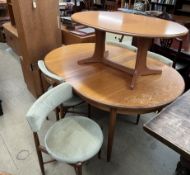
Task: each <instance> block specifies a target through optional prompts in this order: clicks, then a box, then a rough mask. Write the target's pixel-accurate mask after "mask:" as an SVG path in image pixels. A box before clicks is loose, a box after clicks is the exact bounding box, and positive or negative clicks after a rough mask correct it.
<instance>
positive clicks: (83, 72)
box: [45, 43, 184, 160]
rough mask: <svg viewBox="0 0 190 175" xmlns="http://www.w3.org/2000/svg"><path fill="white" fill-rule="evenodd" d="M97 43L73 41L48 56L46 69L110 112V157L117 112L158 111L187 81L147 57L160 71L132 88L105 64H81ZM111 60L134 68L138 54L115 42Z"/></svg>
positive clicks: (143, 78) (141, 79) (128, 79)
mask: <svg viewBox="0 0 190 175" xmlns="http://www.w3.org/2000/svg"><path fill="white" fill-rule="evenodd" d="M94 47H95V44H92V43H91V44H89V43H88V44H74V45H68V46H63V47H60V48H58V49H55V50H53V51H52V52H50V53H49V54H48V55H47V56H46V57H45V65H46V66H47V68H48V69H49V70H50V71H51V72H53V73H55V74H57V75H59V76H61V77H63V78H64V79H65V81H67V82H68V83H70V84H71V85H72V86H73V88H74V90H75V91H76V92H77V93H78V94H79V95H80V96H81V97H83V98H84V99H85V100H86V101H87V102H88V103H90V104H91V105H93V106H96V107H98V108H100V109H103V110H106V111H109V112H110V120H109V136H108V148H107V151H108V152H107V159H108V160H110V158H111V150H112V143H113V135H114V128H115V123H116V114H117V113H122V114H142V113H147V112H152V111H156V110H158V109H161V108H162V107H164V106H166V105H167V104H169V103H171V102H172V101H174V100H175V99H176V98H177V97H178V96H180V95H181V94H182V92H183V90H184V80H183V78H182V77H181V75H180V74H179V73H178V72H177V71H176V70H175V69H173V68H171V67H168V66H167V65H165V64H163V63H161V62H159V61H157V60H154V59H151V58H148V62H147V64H148V66H149V67H151V68H155V67H159V68H160V69H161V70H162V73H161V74H157V75H149V76H140V77H139V78H138V80H137V83H136V87H135V88H134V89H133V90H131V89H130V88H129V84H130V80H131V77H130V75H128V74H126V73H125V72H123V71H120V70H117V69H114V68H112V67H109V66H107V65H105V64H101V63H94V64H82V65H81V64H78V60H81V59H84V58H87V57H91V56H92V55H93V51H94ZM106 49H109V55H108V57H107V59H108V60H111V61H114V62H117V63H118V64H122V65H123V66H125V67H128V68H134V66H135V61H136V53H134V52H132V51H129V50H127V49H126V48H121V47H118V46H113V45H106Z"/></svg>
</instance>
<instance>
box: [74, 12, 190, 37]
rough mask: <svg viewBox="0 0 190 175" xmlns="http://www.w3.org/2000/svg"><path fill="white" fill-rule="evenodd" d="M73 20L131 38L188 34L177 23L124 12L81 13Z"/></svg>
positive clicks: (75, 15)
mask: <svg viewBox="0 0 190 175" xmlns="http://www.w3.org/2000/svg"><path fill="white" fill-rule="evenodd" d="M72 19H73V20H74V21H76V22H78V23H81V24H84V25H87V26H90V27H93V28H96V29H100V30H104V31H109V32H114V33H118V34H126V35H130V36H139V37H150V38H154V37H159V38H172V37H176V36H182V35H185V34H187V33H188V29H187V28H186V27H184V26H182V25H181V24H178V23H176V22H172V21H167V20H163V19H159V18H154V17H148V16H143V15H135V14H129V13H122V12H102V11H87V12H79V13H75V14H74V15H72ZM92 19H93V20H92Z"/></svg>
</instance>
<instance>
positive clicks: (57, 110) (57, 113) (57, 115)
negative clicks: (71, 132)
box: [55, 108, 59, 121]
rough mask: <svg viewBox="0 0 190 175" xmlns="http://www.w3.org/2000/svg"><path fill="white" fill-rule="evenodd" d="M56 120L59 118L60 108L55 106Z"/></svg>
mask: <svg viewBox="0 0 190 175" xmlns="http://www.w3.org/2000/svg"><path fill="white" fill-rule="evenodd" d="M55 115H56V120H57V121H58V120H59V108H55Z"/></svg>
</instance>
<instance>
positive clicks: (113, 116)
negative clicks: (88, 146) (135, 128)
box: [107, 108, 117, 162]
mask: <svg viewBox="0 0 190 175" xmlns="http://www.w3.org/2000/svg"><path fill="white" fill-rule="evenodd" d="M116 112H117V110H116V109H115V108H111V110H110V118H109V129H108V145H107V161H108V162H109V161H110V160H111V153H112V145H113V138H114V131H115V124H116V116H117V113H116Z"/></svg>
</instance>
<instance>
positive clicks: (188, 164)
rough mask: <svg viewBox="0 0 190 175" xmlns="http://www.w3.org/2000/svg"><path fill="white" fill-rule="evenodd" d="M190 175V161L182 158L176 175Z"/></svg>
mask: <svg viewBox="0 0 190 175" xmlns="http://www.w3.org/2000/svg"><path fill="white" fill-rule="evenodd" d="M189 174H190V160H188V159H186V158H184V157H183V156H181V157H180V162H178V164H177V168H176V175H189Z"/></svg>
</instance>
